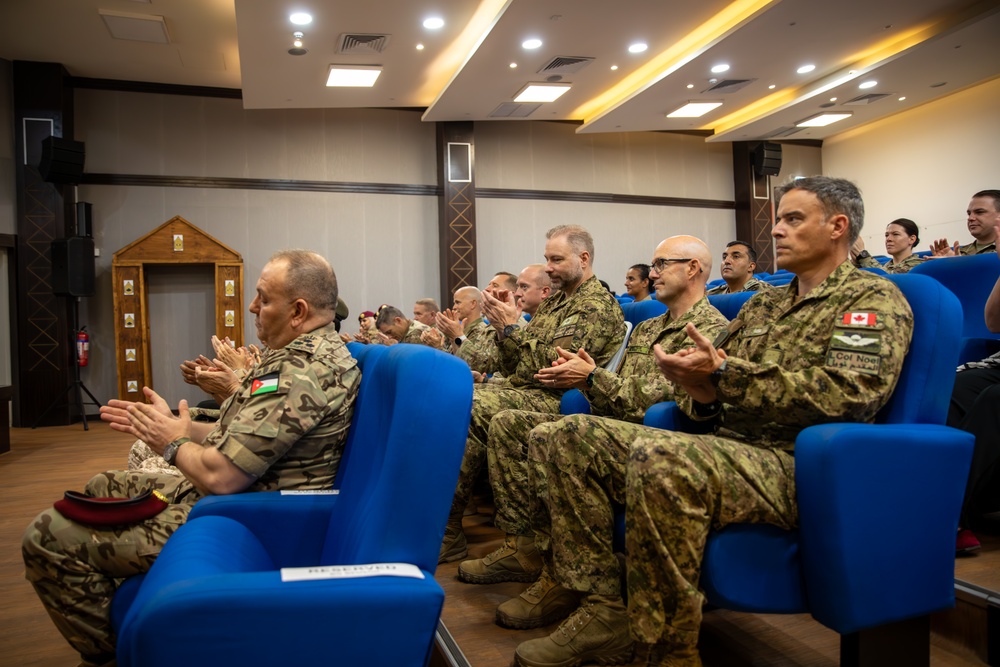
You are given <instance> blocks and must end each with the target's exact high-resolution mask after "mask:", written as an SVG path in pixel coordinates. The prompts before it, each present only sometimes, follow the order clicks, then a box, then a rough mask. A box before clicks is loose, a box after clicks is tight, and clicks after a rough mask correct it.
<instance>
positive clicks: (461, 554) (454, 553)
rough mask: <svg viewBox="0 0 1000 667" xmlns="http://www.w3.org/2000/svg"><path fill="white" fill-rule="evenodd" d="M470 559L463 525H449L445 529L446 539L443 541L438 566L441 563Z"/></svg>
mask: <svg viewBox="0 0 1000 667" xmlns="http://www.w3.org/2000/svg"><path fill="white" fill-rule="evenodd" d="M468 557H469V549H468V543H467V542H466V541H465V532H464V531H463V530H462V526H461V524H459V525H457V526H456V525H454V524H451V523H449V524H448V525H447V526H445V529H444V539H443V540H442V541H441V551H440V552H438V565H440V564H441V563H454V562H455V561H456V560H462V559H463V558H468Z"/></svg>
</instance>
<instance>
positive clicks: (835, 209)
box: [777, 176, 865, 244]
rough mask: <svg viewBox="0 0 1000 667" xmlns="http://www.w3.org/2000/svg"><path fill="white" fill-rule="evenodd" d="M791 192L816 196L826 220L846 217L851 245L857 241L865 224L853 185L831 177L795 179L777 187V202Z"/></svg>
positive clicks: (859, 195)
mask: <svg viewBox="0 0 1000 667" xmlns="http://www.w3.org/2000/svg"><path fill="white" fill-rule="evenodd" d="M791 190H805V191H806V192H811V193H813V194H814V195H816V198H817V199H819V202H820V204H821V205H822V206H823V213H824V214H825V215H826V217H827V218H830V217H832V216H834V215H841V214H843V215H845V216H847V221H848V223H849V224H850V227H849V235H850V242H851V243H852V244H853V243H854V242H855V241H857V240H858V237H859V236H860V235H861V228H862V227H864V224H865V203H864V201H863V200H862V199H861V190H859V189H858V186H856V185H855V184H854V183H851V182H850V181H848V180H846V179H843V178H833V177H831V176H807V177H805V178H796V179H793V180H790V181H788V182H787V183H785V184H784V185H781V186H779V187H778V189H777V194H778V201H781V198H782V197H784V196H785V194H786V193H788V192H789V191H791Z"/></svg>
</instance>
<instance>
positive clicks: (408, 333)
mask: <svg viewBox="0 0 1000 667" xmlns="http://www.w3.org/2000/svg"><path fill="white" fill-rule="evenodd" d="M375 326H376V327H377V328H378V330H379V332H380V333H381V336H380V337H379V338H380V339H381V341H382V344H383V345H395V344H396V343H415V344H417V345H427V346H429V347H433V348H435V349H440V347H439V346H438V345H436V344H434V343H428V342H425V341H424V340H423V339H422V336H423V334H424V333H426V332H428V331H430V329H431V327H429V326H427V325H426V324H424V323H423V322H417V321H416V320H408V319H406V318H405V317H403V311H401V310H400V309H399V308H396V307H395V306H382V307H381V308H379V310H378V318H377V319H376V320H375Z"/></svg>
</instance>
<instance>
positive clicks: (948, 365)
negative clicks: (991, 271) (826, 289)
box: [875, 258, 995, 424]
mask: <svg viewBox="0 0 1000 667" xmlns="http://www.w3.org/2000/svg"><path fill="white" fill-rule="evenodd" d="M994 260H995V258H994ZM949 261H957V260H940V263H948V262H949ZM926 263H938V262H926ZM887 279H888V280H891V281H892V282H894V283H895V284H896V286H897V287H899V289H900V291H902V292H903V296H905V297H906V300H907V301H908V302H909V304H910V309H911V310H912V311H913V339H912V340H911V342H910V349H909V352H907V354H906V359H905V360H904V361H903V370H902V372H901V373H900V375H899V381H898V382H897V383H896V389H895V391H893V393H892V397H891V398H890V399H889V402H888V403H886V404H885V406H883V407H882V409H881V410H880V411H879V413H878V415H877V416H876V418H875V421H876V422H878V423H882V424H944V423H945V420H946V419H947V417H948V402H949V400H950V397H951V389H952V386H953V385H954V382H955V373H954V368H955V365H956V363H957V359H958V353H959V345H960V342H961V337H962V334H961V332H960V331H958V328H957V327H956V326H955V325H954V323H955V322H960V321H961V320H962V306H961V305H960V304H959V302H958V299H957V298H956V297H955V295H954V294H952V293H951V292H950V291H949V290H947V289H945V288H944V287H943V286H942V285H941V283H939V282H937V281H935V280H933V279H931V278H929V277H927V276H923V275H919V274H915V273H914V272H913V271H910V272H909V273H900V274H895V275H889V276H887ZM980 317H982V312H980Z"/></svg>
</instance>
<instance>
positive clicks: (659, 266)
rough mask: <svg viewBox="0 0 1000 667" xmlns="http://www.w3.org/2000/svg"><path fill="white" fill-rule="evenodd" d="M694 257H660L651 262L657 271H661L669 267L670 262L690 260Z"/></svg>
mask: <svg viewBox="0 0 1000 667" xmlns="http://www.w3.org/2000/svg"><path fill="white" fill-rule="evenodd" d="M692 259H694V257H676V258H675V257H658V258H657V259H654V260H653V261H652V262H650V263H649V265H650V266H652V267H653V268H654V269H655V270H656V272H657V273H661V272H662V271H663V269H665V268H667V265H668V264H672V263H674V262H690V261H691V260H692Z"/></svg>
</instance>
